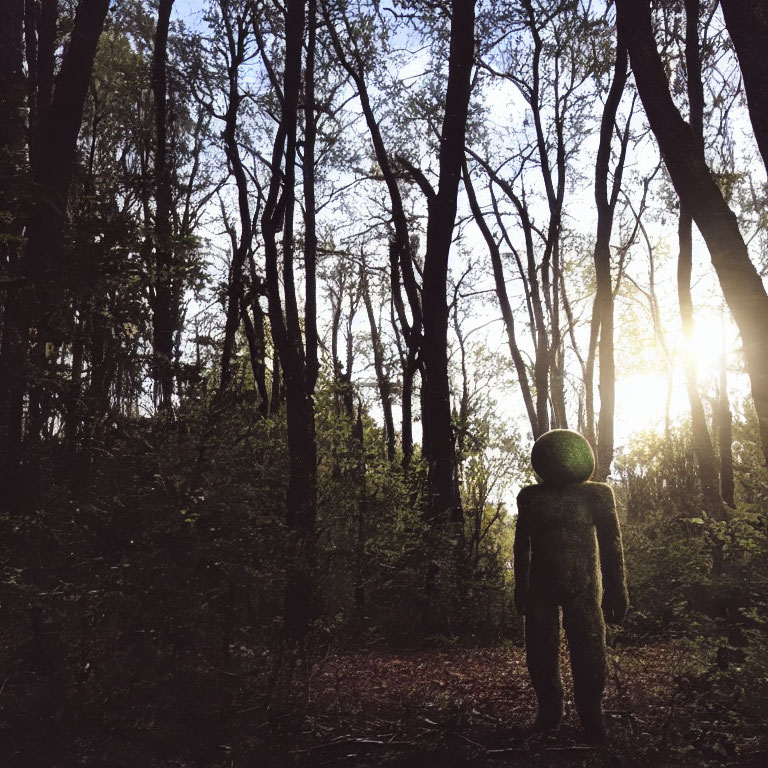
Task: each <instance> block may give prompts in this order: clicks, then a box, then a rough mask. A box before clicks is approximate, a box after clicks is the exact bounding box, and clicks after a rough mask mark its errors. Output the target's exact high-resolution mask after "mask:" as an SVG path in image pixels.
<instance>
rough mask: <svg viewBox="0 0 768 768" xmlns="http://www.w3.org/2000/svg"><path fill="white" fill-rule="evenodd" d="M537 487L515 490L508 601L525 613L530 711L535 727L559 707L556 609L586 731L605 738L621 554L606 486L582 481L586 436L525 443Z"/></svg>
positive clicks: (556, 715)
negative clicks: (609, 634) (608, 639)
mask: <svg viewBox="0 0 768 768" xmlns="http://www.w3.org/2000/svg"><path fill="white" fill-rule="evenodd" d="M531 463H532V464H533V467H534V470H535V471H536V473H537V474H538V475H539V477H540V478H541V481H542V482H541V485H531V486H527V487H526V488H523V489H522V490H521V491H520V494H519V495H518V497H517V504H518V517H517V527H516V530H515V544H514V556H515V563H514V568H515V605H516V606H517V609H518V611H519V612H520V613H522V614H524V615H525V645H526V657H527V661H528V670H529V673H530V675H531V682H532V683H533V687H534V690H535V691H536V697H537V699H538V706H539V712H538V716H537V719H536V723H535V724H534V726H535V728H536V729H545V728H552V727H554V726H555V725H557V724H558V723H559V721H560V719H561V717H562V713H563V688H562V682H561V680H560V671H559V665H558V655H559V647H560V608H562V612H563V626H564V628H565V632H566V636H567V638H568V648H569V651H570V657H571V668H572V670H573V679H574V698H575V702H576V708H577V710H578V713H579V716H580V718H581V721H582V724H583V726H584V728H585V730H586V731H587V733H588V734H589V736H590V737H591V738H593V739H594V740H601V739H603V738H604V736H605V727H604V724H603V715H602V708H601V699H602V694H603V689H604V687H605V621H608V622H611V623H614V622H619V621H621V619H622V618H623V617H624V614H625V613H626V610H627V590H626V581H625V576H624V555H623V549H622V544H621V532H620V530H619V521H618V517H617V515H616V508H615V503H614V498H613V492H612V491H611V489H610V487H609V486H607V485H605V484H603V483H592V482H587V480H588V479H589V477H591V475H592V472H593V471H594V457H593V454H592V450H591V449H590V447H589V443H587V441H586V440H585V439H584V438H583V437H582V436H581V435H579V434H578V433H577V432H572V431H570V430H553V431H552V432H548V433H546V434H545V435H542V436H541V437H540V438H539V439H538V440H537V441H536V444H535V445H534V447H533V451H532V453H531Z"/></svg>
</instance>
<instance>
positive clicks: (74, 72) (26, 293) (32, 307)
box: [0, 0, 109, 503]
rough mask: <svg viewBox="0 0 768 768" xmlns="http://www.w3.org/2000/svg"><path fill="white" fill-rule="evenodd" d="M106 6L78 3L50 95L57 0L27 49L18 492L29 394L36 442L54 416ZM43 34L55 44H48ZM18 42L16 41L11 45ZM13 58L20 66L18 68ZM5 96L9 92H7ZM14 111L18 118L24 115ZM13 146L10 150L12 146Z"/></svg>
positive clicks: (13, 400) (4, 418) (6, 383)
mask: <svg viewBox="0 0 768 768" xmlns="http://www.w3.org/2000/svg"><path fill="white" fill-rule="evenodd" d="M108 7H109V0H81V2H80V3H79V4H78V6H77V11H76V13H75V19H74V23H73V27H72V34H71V38H70V44H69V46H68V47H67V49H66V52H65V54H64V57H63V59H62V62H61V67H60V69H59V72H58V74H57V76H56V80H55V90H53V92H51V82H52V78H53V50H52V48H53V40H52V34H53V32H52V30H53V31H55V18H56V3H55V2H44V3H43V6H42V12H41V16H40V25H41V27H40V30H39V31H40V37H39V38H38V47H37V49H36V51H37V57H36V58H34V53H33V50H29V51H28V64H29V62H30V61H32V60H33V59H34V65H33V70H34V73H35V74H36V76H37V79H38V81H37V82H36V83H34V82H32V80H31V79H30V80H29V81H28V82H29V89H28V92H27V93H28V100H29V94H30V93H34V101H35V109H36V114H35V115H33V116H31V119H33V118H34V121H35V122H34V124H33V125H32V127H31V136H30V161H31V166H32V176H33V180H34V186H33V190H34V197H33V200H32V207H31V213H30V215H29V218H28V220H27V221H26V222H24V223H25V224H26V232H27V242H26V248H25V250H24V254H23V256H21V257H20V258H17V260H16V263H15V265H14V269H13V270H12V274H11V277H12V278H15V280H14V282H13V284H12V286H11V288H10V289H9V290H8V292H7V294H6V299H5V307H4V316H3V338H2V349H1V350H0V358H1V359H0V371H2V372H0V439H2V442H3V445H0V454H2V456H0V474H2V475H3V477H4V478H7V480H8V482H9V483H10V486H13V484H14V481H16V483H15V484H16V486H17V487H18V486H19V485H21V484H22V483H23V481H22V480H20V479H19V477H18V476H17V474H16V473H15V471H14V468H15V467H18V466H19V464H20V462H21V460H22V456H21V452H22V440H23V438H24V398H25V395H28V397H29V408H30V411H31V412H32V414H33V416H34V419H30V423H29V424H28V425H27V436H28V437H29V438H30V439H31V440H33V441H36V440H37V439H39V437H40V435H39V429H40V426H41V424H42V422H43V421H44V420H45V419H46V418H47V417H48V416H49V414H47V413H45V414H44V413H42V412H41V408H40V404H41V403H42V402H43V400H45V395H44V392H43V391H42V387H43V368H44V366H45V365H46V362H45V361H46V357H45V349H46V344H47V342H49V341H52V342H54V343H56V344H58V343H60V342H61V341H62V340H63V336H64V330H63V326H64V324H65V320H64V315H66V314H67V311H66V309H63V308H62V306H61V283H62V281H61V276H62V274H63V272H64V270H63V267H64V253H63V239H64V225H65V221H66V212H67V202H68V198H69V188H70V183H71V180H72V173H73V170H74V165H75V153H76V148H77V137H78V134H79V132H80V125H81V123H82V117H83V109H84V105H85V99H86V96H87V92H88V85H89V82H90V78H91V71H92V69H93V61H94V58H95V55H96V46H97V44H98V41H99V37H100V35H101V30H102V28H103V25H104V19H105V17H106V14H107V9H108ZM11 8H12V14H11V17H10V22H11V23H10V25H8V26H6V19H5V18H4V19H3V26H4V32H3V34H7V35H8V37H9V46H10V49H9V50H7V51H4V53H5V55H6V56H7V62H8V63H7V64H6V65H5V66H4V70H5V71H4V72H3V76H4V77H8V78H10V83H9V85H10V84H12V82H13V77H14V75H13V71H14V67H17V66H18V56H19V45H20V42H19V41H20V40H21V34H22V28H21V27H20V19H19V8H18V5H13V6H12V7H11ZM25 21H26V23H27V26H26V30H25V31H26V35H27V40H29V39H30V37H31V36H32V35H33V28H34V25H35V18H34V12H33V9H32V8H31V7H29V6H28V7H27V18H26V19H25ZM44 24H45V25H46V26H45V27H44V26H43V25H44ZM6 30H7V31H6ZM46 36H48V37H51V40H50V41H47V37H46ZM13 40H16V41H17V42H16V43H15V44H14V42H13ZM3 48H4V49H5V46H3ZM14 50H15V51H16V53H15V54H14V53H13V51H14ZM14 56H15V57H16V64H13V61H14ZM2 93H6V91H5V89H4V88H3V90H2ZM14 94H15V95H14ZM7 98H10V99H12V100H13V99H14V98H16V99H17V98H18V90H17V89H14V88H13V87H11V89H10V91H8V96H7ZM30 102H31V100H30ZM30 106H31V103H30ZM43 107H44V109H43ZM12 114H13V113H12V112H11V115H12ZM16 114H17V115H18V116H19V117H21V115H20V113H18V112H17V113H16ZM12 124H13V119H12V117H9V118H8V121H7V123H6V126H7V128H6V130H8V129H10V130H11V134H10V135H9V136H8V137H7V138H8V139H9V140H11V141H13V129H12V128H11V126H12ZM4 138H5V137H4ZM9 146H10V147H13V144H12V143H11V144H10V145H9ZM33 327H34V328H36V334H35V337H36V344H35V349H34V350H33V351H32V352H33V354H32V355H31V356H30V355H29V353H30V350H29V342H30V330H31V329H32V328H33ZM32 422H34V423H32ZM3 490H4V489H2V488H0V496H4V495H5V494H3V493H2V491H3ZM9 490H11V488H9ZM11 498H12V497H11V496H8V497H6V501H7V502H9V503H13V502H12V501H11Z"/></svg>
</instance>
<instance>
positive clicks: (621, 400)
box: [615, 310, 744, 444]
mask: <svg viewBox="0 0 768 768" xmlns="http://www.w3.org/2000/svg"><path fill="white" fill-rule="evenodd" d="M667 343H668V345H669V349H670V352H671V354H672V356H673V369H672V376H671V381H670V377H669V376H667V373H666V371H665V370H663V369H662V368H659V369H653V370H645V371H639V372H635V373H632V374H630V375H628V376H624V377H620V378H619V379H618V380H617V381H616V422H615V431H616V440H617V443H618V444H625V443H626V442H627V440H628V438H630V437H631V436H632V435H634V434H636V433H639V432H644V431H651V430H652V431H661V430H663V429H664V425H665V422H666V419H667V413H669V420H670V423H672V424H674V423H676V422H679V421H681V420H683V419H686V418H687V417H688V415H689V413H690V403H689V401H688V393H687V389H686V381H685V370H684V365H683V362H684V353H685V351H686V343H685V339H684V337H683V334H682V331H681V330H679V329H678V330H676V331H675V333H674V334H672V333H670V334H669V335H668V338H667ZM723 349H725V354H726V361H727V362H728V364H729V365H732V364H733V362H735V359H734V356H735V350H736V349H738V336H737V334H736V331H735V326H734V325H733V323H732V322H731V321H730V318H728V317H726V319H725V321H723V320H722V319H721V315H720V312H719V310H711V311H707V310H704V311H700V312H698V313H697V316H696V326H695V332H694V338H693V343H692V345H691V351H692V353H693V357H694V360H695V362H696V368H697V373H698V380H699V389H700V391H701V393H702V397H703V398H704V399H705V400H706V399H707V398H708V397H713V396H716V395H717V392H718V388H719V375H720V366H721V360H722V354H723ZM728 388H729V391H730V392H731V396H733V393H734V392H736V393H737V394H739V393H741V390H743V389H744V382H743V376H740V375H733V373H732V372H729V379H728Z"/></svg>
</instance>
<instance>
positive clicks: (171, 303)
mask: <svg viewBox="0 0 768 768" xmlns="http://www.w3.org/2000/svg"><path fill="white" fill-rule="evenodd" d="M172 8H173V0H160V4H159V6H158V11H157V28H156V30H155V46H154V52H153V54H152V93H153V95H154V101H155V205H156V209H155V228H154V229H155V248H154V253H155V263H154V268H155V279H154V295H153V306H152V353H153V361H152V363H153V377H154V380H155V401H156V403H157V404H158V406H159V407H160V408H161V409H167V408H170V407H171V404H172V399H173V347H174V344H173V336H174V332H175V331H176V317H177V314H178V309H177V308H176V307H175V293H176V291H175V286H174V283H175V282H176V278H175V276H174V274H173V268H174V263H173V261H174V259H173V246H172V243H171V169H170V167H169V164H168V103H167V97H168V78H167V72H166V70H167V64H168V27H169V24H170V19H171V9H172Z"/></svg>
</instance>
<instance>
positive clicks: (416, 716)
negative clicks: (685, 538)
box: [222, 645, 768, 768]
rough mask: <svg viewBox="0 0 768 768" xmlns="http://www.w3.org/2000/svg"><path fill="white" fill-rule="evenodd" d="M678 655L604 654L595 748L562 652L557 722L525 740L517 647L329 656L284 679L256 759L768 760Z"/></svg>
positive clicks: (759, 731)
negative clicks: (601, 733)
mask: <svg viewBox="0 0 768 768" xmlns="http://www.w3.org/2000/svg"><path fill="white" fill-rule="evenodd" d="M683 655H684V650H683V649H682V648H676V647H675V646H673V645H653V646H646V647H640V648H631V649H624V650H619V651H610V652H609V659H608V663H609V675H608V678H609V679H608V684H607V688H606V694H605V699H604V707H605V712H606V720H607V724H608V727H609V734H610V735H609V742H608V744H607V745H605V746H600V747H595V746H591V745H589V744H587V743H585V741H584V736H583V733H582V732H581V730H580V728H579V724H578V718H577V715H576V712H575V710H574V707H573V703H572V683H571V678H570V672H569V670H568V668H567V663H566V661H565V659H564V660H563V661H562V666H563V669H562V672H563V679H564V683H565V690H566V716H565V718H564V721H563V724H562V725H561V727H560V728H559V729H558V730H557V731H555V732H552V733H549V734H546V735H544V736H538V737H535V738H525V734H524V727H525V725H526V724H528V723H530V722H531V720H532V719H533V717H534V716H535V700H534V695H533V691H532V689H531V686H530V683H529V679H528V674H527V671H526V668H525V658H524V653H523V651H522V649H521V648H519V647H510V648H508V649H503V650H502V649H493V650H484V649H481V650H478V649H474V650H465V649H450V650H439V651H435V650H429V651H426V650H424V651H378V650H377V651H369V652H359V651H358V652H349V653H338V654H329V655H328V656H327V657H326V658H325V659H324V660H322V661H321V662H319V663H317V664H316V665H314V667H313V668H312V669H310V670H304V671H303V672H302V673H297V672H294V674H293V675H291V679H290V680H283V685H282V688H283V690H282V692H281V694H280V695H279V696H278V697H277V699H276V701H275V702H274V705H273V707H272V711H271V717H270V719H269V720H268V721H264V722H262V723H261V724H260V726H261V728H262V729H263V730H264V731H266V733H264V737H265V740H264V743H263V745H262V751H261V760H260V761H259V762H257V763H255V764H254V765H265V766H267V765H275V766H283V765H285V766H288V765H292V766H301V767H302V768H303V767H305V766H349V767H350V768H355V767H357V766H388V767H389V768H406V767H410V766H414V768H416V767H418V768H425V766H431V765H435V766H445V767H446V768H452V767H453V766H468V767H469V766H471V767H472V768H480V767H481V766H483V767H485V766H505V765H509V766H606V767H607V766H645V767H647V766H676V765H683V764H687V765H696V766H699V765H739V766H754V767H755V768H757V766H766V765H768V742H766V739H765V724H763V723H760V724H752V725H751V726H750V725H748V724H744V723H740V724H739V727H738V728H737V729H734V724H733V722H730V720H729V716H728V712H727V710H726V709H725V708H723V707H720V710H721V711H719V710H718V702H717V701H714V700H712V691H711V689H710V690H707V688H708V686H706V685H702V684H701V681H698V682H695V681H692V680H691V679H689V678H688V676H687V675H686V674H685V673H684V671H683V670H684V669H685V667H686V665H685V664H684V661H685V660H684V658H683ZM307 671H308V674H307ZM299 712H301V715H300V716H298V717H297V714H298V713H299ZM222 749H226V745H224V746H222ZM267 755H269V756H268V757H267Z"/></svg>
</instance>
